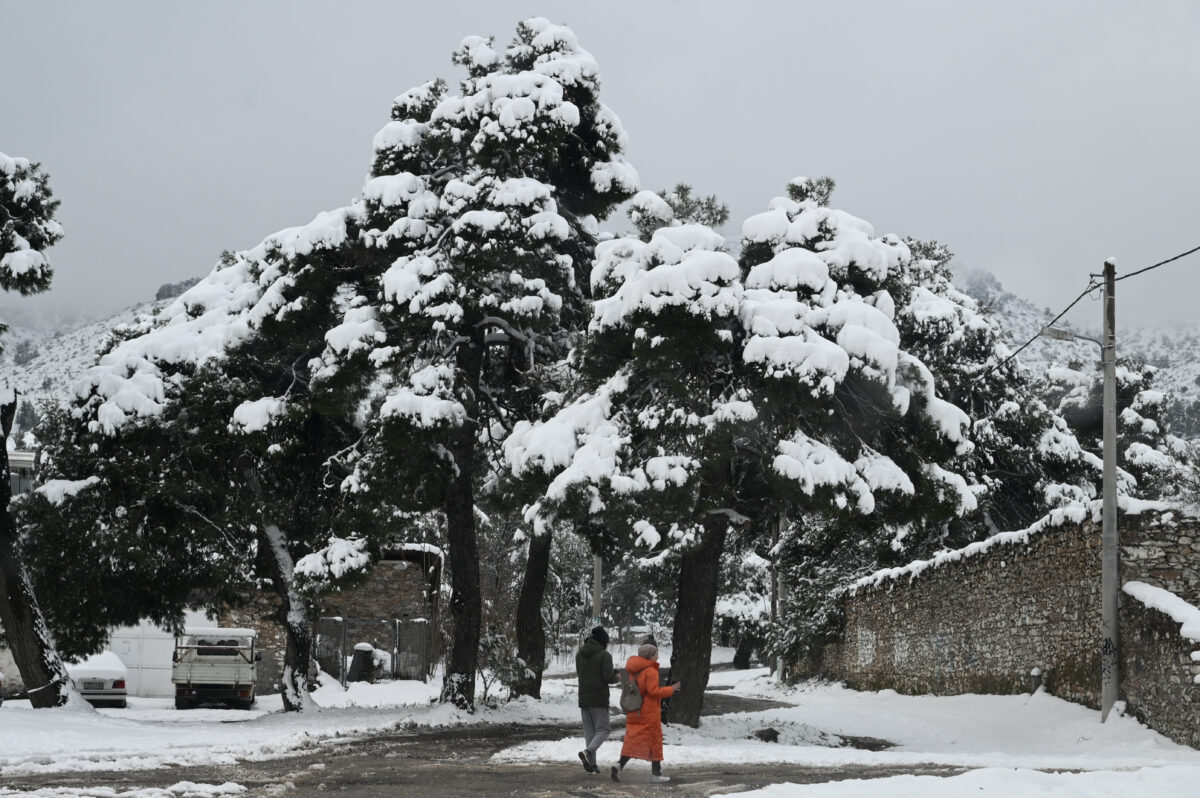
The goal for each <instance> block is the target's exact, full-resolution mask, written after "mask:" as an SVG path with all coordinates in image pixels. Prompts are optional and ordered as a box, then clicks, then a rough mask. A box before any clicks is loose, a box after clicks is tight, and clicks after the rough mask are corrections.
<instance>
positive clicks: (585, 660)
mask: <svg viewBox="0 0 1200 798" xmlns="http://www.w3.org/2000/svg"><path fill="white" fill-rule="evenodd" d="M575 675H576V676H577V677H579V714H580V715H581V716H582V717H583V745H584V749H583V750H582V751H580V752H579V760H580V761H581V762H583V769H584V770H586V771H587V772H588V773H599V772H600V768H599V767H598V766H597V765H596V751H597V749H599V748H600V745H601V743H603V742H604V741H605V740H606V739H608V731H609V726H608V686H609V685H610V684H616V683H617V672H616V670H615V669H614V668H613V661H612V654H609V653H608V632H606V631H604V627H603V626H597V627H596V628H595V629H593V630H592V632H591V634H590V635H589V636H588V639H587V640H585V641H583V645H582V646H581V647H580V649H579V651H578V652H576V654H575Z"/></svg>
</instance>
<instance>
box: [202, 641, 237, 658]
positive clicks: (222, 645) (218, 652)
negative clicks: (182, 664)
mask: <svg viewBox="0 0 1200 798" xmlns="http://www.w3.org/2000/svg"><path fill="white" fill-rule="evenodd" d="M239 646H241V641H239V640H205V639H203V638H201V639H198V640H196V653H197V654H198V655H199V656H201V657H236V656H237V655H238V648H239Z"/></svg>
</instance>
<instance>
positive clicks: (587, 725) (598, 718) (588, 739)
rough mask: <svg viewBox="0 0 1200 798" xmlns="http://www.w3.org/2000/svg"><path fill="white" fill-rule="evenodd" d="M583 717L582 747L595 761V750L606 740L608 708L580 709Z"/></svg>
mask: <svg viewBox="0 0 1200 798" xmlns="http://www.w3.org/2000/svg"><path fill="white" fill-rule="evenodd" d="M579 714H580V715H582V716H583V745H584V748H586V749H587V752H588V755H589V756H591V758H592V762H593V764H594V763H595V761H596V750H597V749H599V748H600V745H601V744H602V743H603V742H604V741H605V740H607V739H608V707H580V708H579Z"/></svg>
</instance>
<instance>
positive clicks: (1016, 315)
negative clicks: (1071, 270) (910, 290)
mask: <svg viewBox="0 0 1200 798" xmlns="http://www.w3.org/2000/svg"><path fill="white" fill-rule="evenodd" d="M955 283H956V285H957V287H958V288H959V289H960V290H961V291H963V292H965V293H967V294H969V295H970V296H972V297H974V298H975V299H976V300H977V301H978V302H980V303H981V304H982V305H984V306H986V307H988V308H990V309H991V310H992V312H993V313H995V314H996V315H997V316H999V318H1000V319H1001V321H1002V323H1003V324H1004V326H1005V328H1006V329H1007V330H1008V331H1009V344H1010V346H1011V347H1012V348H1013V349H1016V348H1017V347H1018V346H1020V345H1021V344H1023V343H1025V342H1026V341H1028V340H1029V339H1030V338H1032V337H1033V336H1034V335H1035V334H1036V333H1037V332H1038V330H1040V329H1041V328H1042V327H1043V326H1044V325H1045V324H1046V323H1048V322H1049V321H1050V320H1051V319H1052V318H1054V315H1055V313H1056V312H1057V311H1058V310H1059V308H1054V309H1050V308H1037V307H1034V306H1033V304H1031V303H1030V302H1028V301H1026V300H1024V299H1022V298H1020V297H1019V296H1017V295H1016V294H1013V293H1012V292H1011V291H1008V290H1006V289H1005V288H1004V286H1003V285H1001V284H1000V281H999V280H997V279H996V278H995V277H994V276H993V275H992V274H990V273H989V272H986V271H983V270H971V271H964V272H959V273H956V275H955ZM1097 296H1098V294H1097ZM1083 303H1090V307H1091V309H1094V311H1095V314H1094V315H1095V318H1096V326H1095V327H1094V328H1093V327H1090V326H1088V327H1083V328H1078V327H1075V328H1072V327H1071V325H1068V324H1062V323H1060V324H1059V325H1057V326H1063V327H1067V328H1069V329H1075V330H1077V331H1078V332H1079V333H1080V334H1081V335H1087V336H1089V337H1092V338H1097V339H1099V338H1100V337H1101V332H1100V329H1099V327H1100V304H1099V300H1098V299H1094V300H1088V299H1084V300H1083V302H1082V303H1081V305H1082V304H1083ZM1085 312H1087V310H1085ZM1117 356H1118V357H1129V358H1135V359H1138V360H1142V361H1145V362H1146V363H1149V364H1150V365H1152V366H1156V367H1158V369H1159V371H1158V373H1157V374H1156V375H1155V377H1154V387H1155V388H1156V389H1158V390H1162V391H1166V392H1168V393H1170V394H1173V395H1174V397H1175V398H1176V399H1178V400H1179V401H1180V402H1181V403H1183V404H1185V405H1191V404H1194V403H1196V402H1200V324H1193V325H1190V326H1183V325H1178V324H1177V325H1154V324H1136V323H1133V322H1123V321H1122V318H1121V317H1120V316H1119V315H1118V317H1117ZM1019 359H1020V361H1021V363H1022V364H1023V365H1024V366H1025V367H1026V368H1028V369H1030V371H1032V372H1033V373H1034V374H1038V373H1040V372H1042V371H1044V370H1045V368H1046V366H1047V365H1049V364H1051V363H1058V364H1067V363H1069V362H1071V361H1073V360H1075V361H1079V363H1081V364H1082V365H1083V366H1084V367H1085V370H1086V369H1087V368H1088V367H1090V366H1092V365H1093V364H1096V367H1097V368H1098V360H1099V348H1098V347H1097V346H1096V345H1095V344H1093V343H1091V342H1089V341H1057V340H1051V339H1048V338H1038V339H1037V340H1035V341H1034V342H1033V343H1032V344H1030V346H1029V347H1028V348H1027V349H1025V351H1023V352H1022V353H1021V354H1020V355H1019ZM1172 415H1173V417H1174V418H1175V422H1176V424H1178V423H1180V417H1179V414H1172ZM1195 415H1196V414H1195V413H1194V412H1193V413H1191V414H1190V416H1189V421H1188V428H1186V429H1176V430H1175V431H1176V433H1178V434H1184V435H1188V436H1189V437H1195V436H1196V435H1197V434H1200V427H1198V426H1197V424H1196V421H1195V420H1194V419H1193V418H1191V416H1195Z"/></svg>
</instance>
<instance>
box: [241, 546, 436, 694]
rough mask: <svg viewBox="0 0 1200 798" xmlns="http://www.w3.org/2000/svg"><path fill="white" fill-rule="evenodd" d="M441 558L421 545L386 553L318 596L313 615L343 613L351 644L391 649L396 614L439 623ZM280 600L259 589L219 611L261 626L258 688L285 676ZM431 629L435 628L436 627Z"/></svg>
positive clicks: (273, 687)
mask: <svg viewBox="0 0 1200 798" xmlns="http://www.w3.org/2000/svg"><path fill="white" fill-rule="evenodd" d="M440 579H441V560H440V558H438V557H437V556H436V555H430V554H426V553H424V552H419V551H397V552H390V553H385V555H384V557H383V559H381V560H380V561H379V562H377V563H376V564H375V565H374V566H372V568H371V570H370V571H369V572H368V574H367V575H366V577H365V578H364V579H363V581H362V582H360V583H359V584H357V585H356V586H354V587H351V588H346V589H344V590H339V591H335V592H333V593H330V594H329V595H327V596H323V597H321V598H320V599H318V600H317V602H316V603H315V604H314V606H313V607H312V608H311V612H310V616H311V619H312V621H316V620H317V619H319V618H328V617H340V618H342V619H344V620H345V622H346V627H347V628H346V631H347V644H348V648H349V650H350V651H351V652H352V651H353V649H354V645H355V644H356V643H364V642H365V643H371V644H372V645H373V646H375V647H376V648H380V649H383V650H385V651H386V650H388V649H389V648H390V646H391V643H392V637H391V635H392V620H393V619H400V620H416V619H426V620H428V621H429V627H430V629H431V630H432V629H434V628H435V627H436V621H437V612H438V606H437V596H438V590H437V588H438V583H439V581H440ZM279 607H280V602H279V599H278V598H277V597H276V596H275V595H274V594H273V593H260V594H258V595H256V596H253V597H251V598H250V600H249V601H248V603H246V604H245V605H244V606H242V607H238V608H236V609H226V610H224V611H222V612H221V614H220V623H221V625H222V626H233V627H239V628H249V629H254V630H255V631H257V632H258V645H259V651H261V652H262V661H261V662H260V663H259V667H258V690H259V691H260V692H264V693H265V692H271V693H274V692H278V691H279V685H280V682H281V680H282V677H283V660H284V655H285V653H286V651H287V637H286V634H285V633H284V629H283V624H282V623H281V622H280V621H279V620H278V619H279V617H280V612H279ZM431 633H432V631H431Z"/></svg>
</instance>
